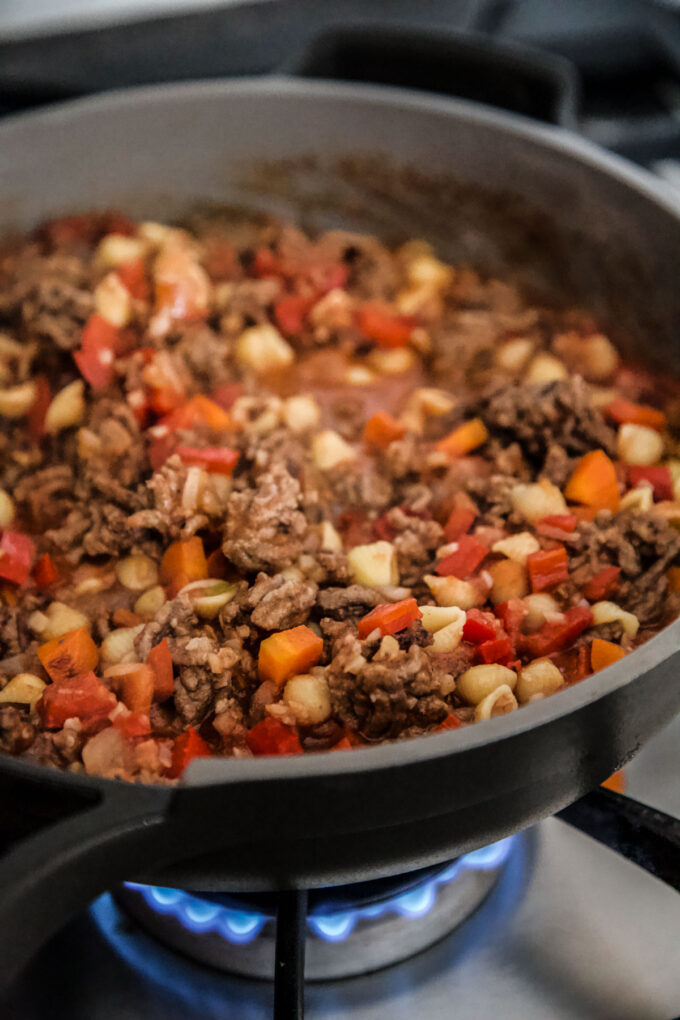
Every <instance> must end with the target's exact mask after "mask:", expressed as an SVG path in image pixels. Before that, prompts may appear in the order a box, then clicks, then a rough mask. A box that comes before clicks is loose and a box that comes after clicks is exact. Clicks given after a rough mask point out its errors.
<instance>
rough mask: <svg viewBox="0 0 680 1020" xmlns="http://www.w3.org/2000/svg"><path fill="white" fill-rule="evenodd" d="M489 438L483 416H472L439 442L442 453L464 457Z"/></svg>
mask: <svg viewBox="0 0 680 1020" xmlns="http://www.w3.org/2000/svg"><path fill="white" fill-rule="evenodd" d="M488 438H489V433H488V431H487V428H486V425H485V424H484V422H483V421H482V419H481V418H472V419H471V421H466V422H463V424H462V425H459V426H458V428H457V429H454V430H453V432H450V433H449V435H448V436H444V438H443V439H440V440H439V442H438V443H437V450H439V451H440V453H448V454H449V455H450V456H452V457H463V456H464V455H465V454H466V453H470V452H471V451H472V450H476V449H477V447H478V446H481V445H482V443H485V442H486V441H487V439H488Z"/></svg>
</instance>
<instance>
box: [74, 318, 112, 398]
mask: <svg viewBox="0 0 680 1020" xmlns="http://www.w3.org/2000/svg"><path fill="white" fill-rule="evenodd" d="M117 346H118V330H117V329H116V327H115V326H112V325H111V323H110V322H107V320H106V319H104V318H103V317H102V316H101V315H91V316H90V318H89V319H88V320H87V322H86V323H85V328H84V330H83V337H82V341H81V346H80V350H79V351H75V352H74V354H73V359H74V361H75V363H76V365H77V366H78V368H79V370H80V374H81V375H82V376H83V378H84V379H86V380H87V381H88V382H89V384H90V386H92V388H93V389H95V390H98V389H103V388H104V387H105V386H109V385H110V384H111V383H112V382H113V380H114V377H115V372H114V368H113V363H114V361H115V358H116V349H117Z"/></svg>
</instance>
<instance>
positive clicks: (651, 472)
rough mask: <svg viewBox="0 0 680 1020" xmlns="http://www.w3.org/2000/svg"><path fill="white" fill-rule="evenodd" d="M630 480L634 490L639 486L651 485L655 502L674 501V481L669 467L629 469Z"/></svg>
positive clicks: (657, 466) (656, 466)
mask: <svg viewBox="0 0 680 1020" xmlns="http://www.w3.org/2000/svg"><path fill="white" fill-rule="evenodd" d="M628 478H629V481H630V484H631V486H632V488H634V489H635V488H637V486H638V485H645V484H647V485H650V486H651V489H652V492H653V493H654V499H655V500H663V499H668V500H672V499H673V479H672V478H671V473H670V471H669V469H668V468H667V467H663V466H662V465H658V464H657V465H655V466H654V467H633V466H631V467H629V468H628Z"/></svg>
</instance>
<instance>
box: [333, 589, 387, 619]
mask: <svg viewBox="0 0 680 1020" xmlns="http://www.w3.org/2000/svg"><path fill="white" fill-rule="evenodd" d="M317 601H318V603H319V606H320V607H321V610H322V612H323V613H324V615H325V616H330V617H332V618H333V619H334V620H347V619H348V618H353V617H357V616H364V615H365V614H366V613H368V612H369V610H371V609H373V608H375V606H379V605H380V604H381V602H383V601H384V596H382V595H381V594H380V592H378V591H376V589H375V588H367V587H366V586H365V585H363V584H350V585H348V586H347V587H346V588H325V589H322V590H321V591H320V592H319V595H318V598H317Z"/></svg>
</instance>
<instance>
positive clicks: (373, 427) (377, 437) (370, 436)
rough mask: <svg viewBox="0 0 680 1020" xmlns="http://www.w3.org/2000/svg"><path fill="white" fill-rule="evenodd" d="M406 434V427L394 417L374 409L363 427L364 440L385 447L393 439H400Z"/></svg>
mask: <svg viewBox="0 0 680 1020" xmlns="http://www.w3.org/2000/svg"><path fill="white" fill-rule="evenodd" d="M405 435H406V428H405V426H404V425H402V424H401V422H398V421H397V420H396V418H393V417H392V415H391V414H388V413H387V411H376V413H375V414H372V415H371V417H370V418H369V419H368V421H367V422H366V427H365V428H364V440H365V441H366V442H367V443H372V444H373V446H379V447H380V448H381V449H382V450H384V449H386V447H388V446H389V445H390V443H392V442H394V440H395V439H402V438H403V437H404V436H405Z"/></svg>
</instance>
